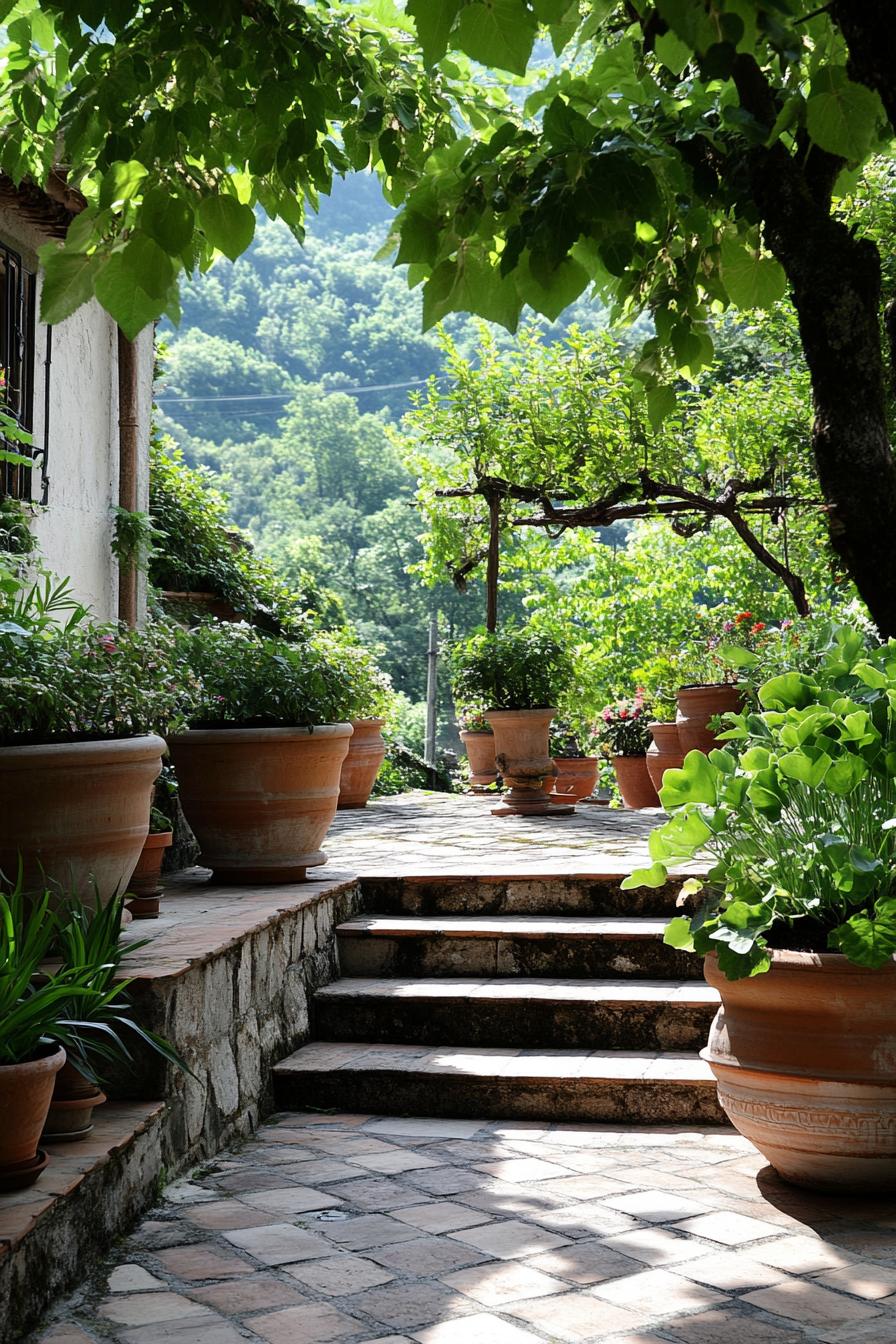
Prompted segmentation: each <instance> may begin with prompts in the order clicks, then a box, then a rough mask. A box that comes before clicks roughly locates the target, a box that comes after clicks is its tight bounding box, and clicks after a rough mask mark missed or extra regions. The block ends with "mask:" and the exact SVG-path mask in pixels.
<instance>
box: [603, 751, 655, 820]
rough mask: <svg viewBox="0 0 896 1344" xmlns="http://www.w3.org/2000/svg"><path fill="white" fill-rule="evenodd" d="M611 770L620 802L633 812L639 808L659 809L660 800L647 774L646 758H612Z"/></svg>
mask: <svg viewBox="0 0 896 1344" xmlns="http://www.w3.org/2000/svg"><path fill="white" fill-rule="evenodd" d="M613 769H614V770H615V771H616V782H617V783H618V785H619V792H620V793H621V794H622V801H623V803H624V804H625V806H626V807H630V808H632V809H634V810H636V809H638V808H640V807H659V805H660V800H659V797H658V795H657V791H656V789H655V788H654V787H653V783H652V782H651V779H650V775H649V774H648V773H647V757H646V756H614V757H613Z"/></svg>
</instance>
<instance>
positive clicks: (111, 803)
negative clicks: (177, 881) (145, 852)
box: [0, 734, 165, 906]
mask: <svg viewBox="0 0 896 1344" xmlns="http://www.w3.org/2000/svg"><path fill="white" fill-rule="evenodd" d="M164 750H165V743H164V742H163V740H162V739H161V738H160V737H155V736H154V735H152V734H148V735H146V736H142V737H124V738H115V739H106V740H100V741H92V742H59V743H53V744H46V745H37V746H24V747H20V746H16V747H0V817H2V829H0V872H3V873H5V874H6V875H7V876H8V877H9V876H14V875H15V873H16V871H17V869H18V864H19V856H20V855H21V857H22V861H23V863H24V885H25V889H26V890H33V889H35V888H37V887H43V885H44V884H45V883H46V884H48V885H49V886H50V887H51V888H53V887H59V888H61V889H65V890H67V891H68V890H71V891H72V892H73V893H75V894H76V895H77V896H79V897H80V899H81V900H82V901H84V902H85V903H86V904H89V905H91V906H92V905H93V904H94V902H95V900H96V899H97V898H99V900H100V902H101V903H103V904H105V903H106V901H108V900H109V899H110V898H111V897H112V896H113V895H115V893H116V892H117V891H122V890H124V889H125V888H126V887H127V885H128V882H129V881H130V878H131V874H132V873H133V871H134V869H135V868H136V866H137V861H138V859H139V858H140V852H141V850H142V849H143V844H144V841H145V840H146V836H147V833H148V831H149V810H150V806H151V804H152V793H153V784H154V783H155V781H156V779H157V777H158V774H159V771H160V770H161V767H162V753H163V752H164Z"/></svg>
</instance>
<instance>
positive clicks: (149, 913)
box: [127, 831, 174, 919]
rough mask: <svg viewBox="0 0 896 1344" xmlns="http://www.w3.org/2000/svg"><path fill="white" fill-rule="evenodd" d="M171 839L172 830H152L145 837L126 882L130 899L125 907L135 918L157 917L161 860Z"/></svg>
mask: <svg viewBox="0 0 896 1344" xmlns="http://www.w3.org/2000/svg"><path fill="white" fill-rule="evenodd" d="M173 839H174V832H173V831H153V832H151V833H150V834H149V835H148V836H147V837H146V842H145V844H144V846H143V849H142V851H141V854H140V858H139V859H138V860H137V867H136V868H135V869H134V875H133V877H132V878H131V880H130V882H129V883H128V894H129V895H130V896H131V899H130V900H129V901H128V902H127V908H128V910H130V912H131V914H132V915H133V916H134V918H135V919H158V917H159V897H160V896H161V894H162V883H161V876H162V860H163V859H164V857H165V850H166V849H168V848H169V847H170V845H171V841H172V840H173Z"/></svg>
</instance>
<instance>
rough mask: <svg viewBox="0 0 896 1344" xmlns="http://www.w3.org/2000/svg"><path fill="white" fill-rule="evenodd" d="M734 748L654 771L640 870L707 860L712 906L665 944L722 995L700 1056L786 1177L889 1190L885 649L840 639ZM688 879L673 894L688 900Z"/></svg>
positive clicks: (890, 861)
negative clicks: (649, 830)
mask: <svg viewBox="0 0 896 1344" xmlns="http://www.w3.org/2000/svg"><path fill="white" fill-rule="evenodd" d="M758 699H759V706H760V708H759V712H757V713H747V714H741V715H738V716H734V717H732V718H731V719H730V720H729V722H730V723H731V725H732V726H731V727H729V728H728V730H727V731H726V732H725V733H724V734H723V736H724V738H725V739H726V740H727V741H728V742H730V743H731V744H732V746H731V747H726V748H724V749H720V750H714V751H712V752H711V753H710V754H709V756H705V755H703V754H702V753H699V752H696V751H694V752H689V753H688V755H687V756H686V758H685V761H684V765H683V766H682V768H681V769H680V770H670V771H667V773H666V776H665V780H664V784H663V788H662V790H661V794H660V796H661V799H662V802H663V806H664V807H665V808H666V809H667V811H668V812H670V814H671V817H670V820H669V821H668V822H666V823H665V825H663V826H661V827H660V828H659V829H658V830H657V831H655V832H654V833H653V835H652V836H651V837H650V853H651V857H652V858H653V860H654V862H653V864H652V865H651V867H650V868H648V869H645V870H642V871H641V872H639V873H635V874H633V875H632V877H631V878H629V879H626V882H625V883H624V885H625V886H636V885H642V884H646V885H661V884H662V883H663V882H665V880H666V878H667V875H668V874H667V866H668V865H669V864H671V863H676V862H678V861H680V860H682V859H689V858H692V857H694V856H696V855H701V854H706V855H707V856H708V857H709V858H710V859H711V862H712V866H711V868H710V871H709V874H708V877H707V879H706V883H705V886H706V888H707V889H708V893H709V897H708V900H707V903H706V905H705V906H704V908H703V909H702V910H701V911H700V912H699V913H698V914H697V915H696V916H695V917H694V918H692V919H687V918H684V917H682V918H678V919H675V920H673V921H672V923H671V924H670V925H669V928H668V930H667V933H666V941H667V942H668V943H670V944H671V945H672V946H674V947H679V948H689V949H692V950H694V951H695V952H697V953H698V954H700V955H703V956H704V957H705V958H706V960H705V969H706V976H707V979H708V980H709V982H710V983H711V984H712V985H714V986H715V987H716V988H717V989H718V990H719V993H720V995H721V1000H722V1007H721V1009H720V1010H719V1013H718V1015H717V1017H716V1019H715V1022H714V1024H713V1028H712V1031H711V1033H710V1040H709V1044H708V1046H707V1049H706V1051H705V1052H704V1057H705V1058H706V1059H707V1060H708V1061H709V1063H710V1065H711V1067H712V1069H713V1071H714V1072H715V1075H716V1078H717V1079H718V1084H719V1098H720V1101H721V1103H722V1106H723V1107H724V1109H725V1110H726V1111H727V1113H728V1116H729V1118H730V1119H731V1121H732V1123H733V1124H734V1125H735V1126H736V1127H737V1128H738V1129H739V1130H740V1131H741V1133H743V1134H745V1135H746V1136H747V1137H748V1138H749V1139H751V1140H752V1142H753V1143H754V1144H755V1145H756V1147H757V1148H759V1150H760V1151H761V1152H762V1153H763V1154H764V1155H765V1156H766V1157H767V1158H768V1159H769V1161H770V1162H771V1163H772V1165H773V1166H774V1167H775V1168H776V1169H777V1170H778V1172H779V1173H780V1174H781V1175H782V1176H783V1177H784V1178H785V1179H787V1180H790V1181H794V1182H796V1183H797V1184H800V1185H810V1186H817V1187H820V1188H831V1189H838V1188H839V1189H843V1188H846V1189H850V1190H855V1189H859V1188H863V1189H868V1190H883V1189H885V1188H888V1189H892V1188H893V1187H894V1185H896V1081H894V1057H893V1045H892V1041H893V1023H894V1021H896V961H894V954H896V891H894V874H896V816H894V811H896V807H894V803H896V790H894V779H896V709H894V704H896V643H893V642H891V643H889V644H887V645H885V646H884V647H882V648H880V649H877V650H873V651H868V650H867V649H866V648H865V647H864V645H863V640H862V637H861V635H860V634H858V633H857V632H856V631H854V630H850V629H842V630H841V631H839V632H838V635H837V639H836V641H835V644H834V647H833V648H832V649H831V650H830V652H829V653H828V655H827V656H826V657H825V659H824V661H823V663H822V664H821V666H819V667H818V669H817V670H816V671H815V672H814V673H813V674H812V675H809V674H807V673H799V672H787V673H785V674H783V675H781V676H777V677H773V678H772V679H771V680H769V681H767V682H766V683H764V685H762V687H761V688H760V689H759V695H758ZM701 885H702V884H701V883H700V882H699V881H697V880H696V879H695V880H692V881H691V882H689V883H687V884H686V888H685V889H686V890H687V891H688V892H691V893H693V892H696V891H698V890H699V889H700V887H701Z"/></svg>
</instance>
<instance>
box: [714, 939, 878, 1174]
mask: <svg viewBox="0 0 896 1344" xmlns="http://www.w3.org/2000/svg"><path fill="white" fill-rule="evenodd" d="M771 957H772V967H771V970H770V971H769V972H768V973H767V974H765V975H757V976H753V977H751V978H749V979H744V980H734V981H729V980H727V979H726V978H725V976H724V975H723V974H722V973H721V972H720V971H719V967H718V961H717V958H716V957H715V956H709V957H707V958H706V960H705V962H704V969H705V975H706V979H707V981H708V982H709V984H711V985H712V986H713V987H714V988H715V989H717V990H718V991H719V994H720V995H721V999H722V1006H721V1008H720V1009H719V1011H718V1013H717V1015H716V1018H715V1020H714V1022H713V1025H712V1029H711V1031H710V1035H709V1044H708V1045H707V1047H706V1049H705V1050H704V1051H703V1052H702V1054H703V1058H704V1059H705V1060H706V1061H707V1062H708V1064H709V1065H710V1067H711V1068H712V1071H713V1073H714V1074H715V1076H716V1079H717V1080H718V1084H719V1101H720V1103H721V1105H722V1107H723V1109H724V1110H725V1112H726V1113H727V1115H728V1118H729V1120H730V1121H731V1123H732V1124H733V1125H734V1126H735V1128H736V1129H738V1130H739V1131H740V1132H741V1134H743V1135H744V1137H745V1138H747V1139H749V1140H750V1142H751V1143H753V1144H755V1145H756V1147H757V1148H758V1149H759V1151H760V1152H761V1153H762V1154H763V1156H764V1157H767V1158H768V1160H769V1162H770V1163H771V1164H772V1166H773V1167H774V1168H775V1170H776V1171H777V1172H778V1174H779V1175H780V1176H782V1177H783V1178H784V1179H785V1180H787V1181H792V1182H793V1183H794V1184H796V1185H804V1186H811V1187H813V1188H815V1189H820V1190H843V1191H849V1192H854V1191H857V1190H867V1191H869V1192H878V1191H879V1192H884V1191H887V1190H889V1191H891V1192H892V1190H893V1189H894V1188H896V1032H894V1023H896V961H890V962H889V963H888V964H887V965H886V966H884V967H883V968H882V969H880V970H869V969H867V968H866V967H863V966H857V965H855V964H854V963H853V962H850V961H848V960H847V959H846V957H844V956H841V955H840V954H839V953H833V952H825V953H814V952H772V953H771Z"/></svg>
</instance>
